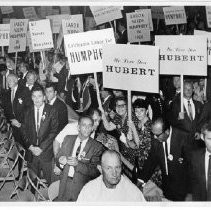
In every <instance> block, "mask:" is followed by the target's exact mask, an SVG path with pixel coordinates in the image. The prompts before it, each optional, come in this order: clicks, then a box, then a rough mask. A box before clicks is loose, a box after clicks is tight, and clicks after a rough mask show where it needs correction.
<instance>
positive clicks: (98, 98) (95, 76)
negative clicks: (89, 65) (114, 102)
mask: <svg viewBox="0 0 211 210" xmlns="http://www.w3.org/2000/svg"><path fill="white" fill-rule="evenodd" d="M94 80H95V86H96V91H97V101H98V104H99V108H100V110H103V106H102V102H101V99H100V91H99V87H98V83H97V73H96V72H94Z"/></svg>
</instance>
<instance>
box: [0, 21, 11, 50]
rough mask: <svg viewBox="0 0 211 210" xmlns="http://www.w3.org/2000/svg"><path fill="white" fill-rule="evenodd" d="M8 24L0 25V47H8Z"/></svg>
mask: <svg viewBox="0 0 211 210" xmlns="http://www.w3.org/2000/svg"><path fill="white" fill-rule="evenodd" d="M9 40H10V24H0V46H9Z"/></svg>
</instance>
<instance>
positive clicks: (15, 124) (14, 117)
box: [2, 74, 26, 146]
mask: <svg viewBox="0 0 211 210" xmlns="http://www.w3.org/2000/svg"><path fill="white" fill-rule="evenodd" d="M7 83H8V86H9V88H10V89H9V90H8V91H7V92H6V93H5V95H3V98H2V104H3V108H4V112H5V116H6V118H7V120H8V121H9V122H11V125H12V128H13V135H14V137H15V140H16V141H17V142H19V143H20V144H22V145H23V146H24V143H23V141H22V135H21V131H20V127H21V123H22V122H23V119H24V110H25V109H26V96H25V93H24V89H23V87H22V86H20V85H18V76H17V75H15V74H9V75H8V76H7Z"/></svg>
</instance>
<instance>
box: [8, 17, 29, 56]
mask: <svg viewBox="0 0 211 210" xmlns="http://www.w3.org/2000/svg"><path fill="white" fill-rule="evenodd" d="M27 27H28V19H11V20H10V41H9V49H8V52H9V53H12V52H23V51H25V50H26V33H27Z"/></svg>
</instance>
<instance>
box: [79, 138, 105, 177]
mask: <svg viewBox="0 0 211 210" xmlns="http://www.w3.org/2000/svg"><path fill="white" fill-rule="evenodd" d="M96 143H97V144H96V149H95V151H94V154H93V156H92V158H91V160H90V161H78V165H77V167H76V172H78V173H81V174H83V175H85V176H89V177H90V178H96V177H97V176H98V175H99V170H98V169H97V167H96V166H97V165H99V164H100V159H101V155H102V153H103V151H105V148H104V147H103V145H101V144H99V143H98V142H96Z"/></svg>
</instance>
